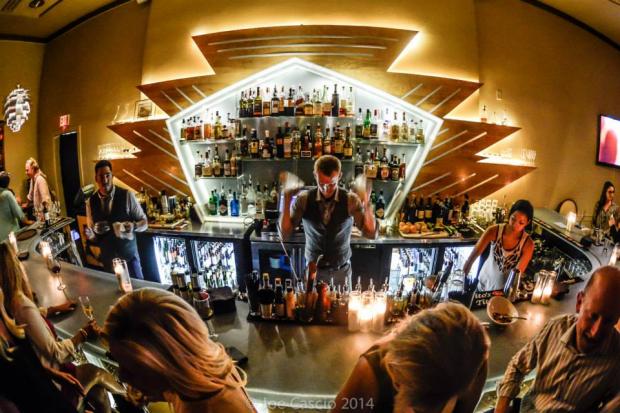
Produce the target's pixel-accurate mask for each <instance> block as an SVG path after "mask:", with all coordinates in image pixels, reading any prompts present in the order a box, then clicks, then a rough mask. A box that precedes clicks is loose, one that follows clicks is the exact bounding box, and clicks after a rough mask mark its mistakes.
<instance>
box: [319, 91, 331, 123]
mask: <svg viewBox="0 0 620 413" xmlns="http://www.w3.org/2000/svg"><path fill="white" fill-rule="evenodd" d="M321 114H322V115H323V116H330V115H331V114H332V103H331V102H330V101H329V99H328V97H327V85H323V95H322V96H321Z"/></svg>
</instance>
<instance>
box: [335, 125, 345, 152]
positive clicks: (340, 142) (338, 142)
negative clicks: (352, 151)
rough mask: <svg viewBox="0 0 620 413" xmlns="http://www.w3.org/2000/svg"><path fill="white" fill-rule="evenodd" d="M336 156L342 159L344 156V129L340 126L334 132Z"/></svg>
mask: <svg viewBox="0 0 620 413" xmlns="http://www.w3.org/2000/svg"><path fill="white" fill-rule="evenodd" d="M333 155H334V156H335V157H336V158H338V159H342V158H343V157H344V138H343V136H342V131H341V130H340V128H336V133H335V134H334V154H333Z"/></svg>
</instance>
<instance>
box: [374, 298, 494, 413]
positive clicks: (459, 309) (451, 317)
mask: <svg viewBox="0 0 620 413" xmlns="http://www.w3.org/2000/svg"><path fill="white" fill-rule="evenodd" d="M489 347H490V340H489V337H488V336H487V334H486V331H485V330H484V327H482V325H481V324H480V322H479V321H478V319H477V318H476V317H475V316H474V315H473V314H472V313H471V312H470V311H469V310H468V309H467V308H466V307H464V306H463V305H461V304H456V303H443V304H439V305H438V306H437V307H435V308H433V309H429V310H425V311H422V312H420V313H418V314H417V315H415V316H413V317H412V318H411V319H410V320H409V321H408V322H407V323H406V325H405V326H404V327H403V328H402V329H401V330H400V331H399V332H398V334H397V335H396V337H395V338H394V339H392V340H391V341H390V343H389V344H388V351H387V354H386V356H385V357H386V365H387V371H388V373H389V375H390V377H391V379H392V382H393V384H394V387H395V388H396V390H397V395H396V399H395V402H394V411H395V412H409V413H411V412H413V413H450V412H453V411H454V409H455V406H456V405H457V403H459V404H460V403H461V400H466V399H471V400H472V403H473V405H472V406H471V410H470V411H473V408H474V407H475V404H476V402H477V401H478V399H479V397H480V393H481V391H482V384H483V383H484V380H485V378H486V361H487V358H488V354H489Z"/></svg>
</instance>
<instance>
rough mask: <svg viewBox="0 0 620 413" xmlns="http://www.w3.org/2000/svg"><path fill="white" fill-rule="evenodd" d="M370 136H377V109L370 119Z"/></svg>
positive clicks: (374, 137) (373, 137) (375, 137)
mask: <svg viewBox="0 0 620 413" xmlns="http://www.w3.org/2000/svg"><path fill="white" fill-rule="evenodd" d="M370 138H371V139H378V138H379V115H378V114H377V109H375V112H374V115H373V117H372V119H371V120H370Z"/></svg>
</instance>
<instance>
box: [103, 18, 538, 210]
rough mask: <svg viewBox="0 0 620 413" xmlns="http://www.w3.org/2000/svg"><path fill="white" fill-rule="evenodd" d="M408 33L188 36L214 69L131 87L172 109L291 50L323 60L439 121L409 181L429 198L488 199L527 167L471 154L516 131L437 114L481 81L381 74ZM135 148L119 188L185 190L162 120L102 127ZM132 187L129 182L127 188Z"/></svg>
mask: <svg viewBox="0 0 620 413" xmlns="http://www.w3.org/2000/svg"><path fill="white" fill-rule="evenodd" d="M416 33H417V32H415V31H410V30H399V29H391V28H380V27H363V26H324V25H321V26H313V25H310V26H280V27H264V28H254V29H244V30H234V31H226V32H219V33H211V34H206V35H200V36H194V37H193V40H194V42H195V43H196V45H197V46H198V47H199V49H200V50H201V52H202V54H203V55H204V57H205V59H207V61H208V63H209V64H210V65H211V67H212V68H213V71H214V72H215V73H214V74H213V75H207V76H198V77H191V78H183V79H173V80H169V81H164V82H158V83H152V84H145V85H140V86H138V89H139V90H140V91H142V92H143V93H144V94H146V95H147V96H148V97H149V98H150V99H151V100H152V101H153V102H155V103H156V104H157V105H158V106H159V107H160V108H161V109H162V110H163V111H164V112H165V113H166V114H168V115H169V116H172V115H174V114H176V113H178V112H180V111H181V110H183V109H185V108H187V107H189V106H191V105H193V104H194V103H196V102H198V101H200V100H202V99H203V98H205V97H207V96H209V95H210V94H212V93H214V92H216V91H218V90H221V89H222V88H224V87H226V86H229V85H231V84H232V83H234V82H237V81H239V80H242V79H244V78H246V77H248V76H250V75H251V74H254V73H256V72H258V71H260V70H263V69H266V68H268V67H270V66H272V65H274V64H276V63H280V62H282V61H284V60H287V59H289V58H291V57H299V58H301V59H304V60H307V61H310V62H312V63H316V64H318V65H321V66H325V67H327V68H329V69H332V70H335V71H338V72H340V73H342V74H344V75H346V76H350V77H352V78H355V79H357V80H359V81H362V82H365V83H367V84H369V85H370V86H373V87H376V88H379V89H382V90H384V91H385V92H387V93H389V94H391V95H393V96H396V97H399V98H401V99H403V100H405V101H407V102H409V103H411V104H414V105H416V106H418V107H419V108H421V109H423V110H425V111H427V112H430V113H431V114H433V115H435V116H438V117H441V118H444V124H443V125H442V130H441V132H440V135H439V136H438V137H437V139H436V141H435V144H434V147H433V148H432V149H431V152H430V154H429V155H428V157H427V160H426V162H425V164H424V166H423V168H422V169H421V171H420V173H419V175H418V177H417V179H416V182H415V183H414V185H413V187H414V190H416V191H419V192H421V193H423V194H426V195H430V194H434V193H441V194H442V196H457V195H461V194H463V193H465V192H467V193H468V194H469V195H470V197H471V198H473V199H478V198H482V197H484V196H487V195H489V194H491V193H493V192H495V191H497V190H499V189H500V188H502V187H504V186H506V185H508V184H510V183H511V182H513V181H515V180H517V179H519V178H520V177H522V176H523V175H525V174H527V173H529V172H531V171H532V170H533V169H535V168H534V167H531V166H513V165H505V164H492V163H479V162H478V161H480V160H483V159H484V158H483V157H481V156H478V155H476V154H478V153H479V152H481V151H482V150H484V149H486V148H488V147H489V146H491V145H492V144H494V143H496V142H498V141H500V140H502V139H504V138H505V137H507V136H509V135H511V134H513V133H514V132H516V131H518V130H519V128H516V127H511V126H502V125H496V124H488V123H480V122H469V121H462V120H453V119H446V118H445V117H446V115H448V114H449V113H450V112H451V111H452V110H453V109H454V108H456V107H457V106H458V105H459V104H460V103H461V102H463V101H464V100H465V99H466V98H467V97H469V96H470V95H471V94H473V93H474V92H475V91H476V90H478V89H479V88H480V87H481V86H482V84H481V83H477V82H469V81H463V80H457V79H450V78H443V77H432V76H423V75H416V74H407V73H396V72H388V68H389V67H390V66H391V65H392V63H393V62H394V60H395V59H396V58H397V57H398V56H399V55H400V54H401V52H402V51H403V50H404V49H405V47H406V46H407V45H408V44H409V43H410V42H411V40H412V39H413V38H414V36H415V35H416ZM109 128H110V129H111V130H113V131H114V132H116V133H117V134H119V135H120V136H122V137H123V138H125V139H127V140H128V141H130V142H131V143H132V144H133V145H135V146H137V147H139V148H140V149H141V152H139V153H138V154H136V156H137V158H138V159H132V160H116V161H113V163H114V164H115V171H120V172H119V173H117V176H118V177H119V178H120V179H122V180H123V181H125V182H126V183H127V184H128V185H130V186H132V187H134V188H136V189H138V188H140V187H147V188H151V189H152V188H156V189H158V190H160V189H162V188H165V189H167V190H168V191H172V192H176V193H177V194H190V190H189V188H188V186H187V184H186V183H185V182H184V180H183V178H182V177H183V173H182V171H181V168H180V165H179V162H178V159H176V154H175V152H174V149H173V147H172V143H171V141H170V136H169V135H168V132H167V130H166V129H165V122H164V120H153V121H140V122H130V123H123V124H116V125H110V126H109ZM134 185H135V186H134Z"/></svg>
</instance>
